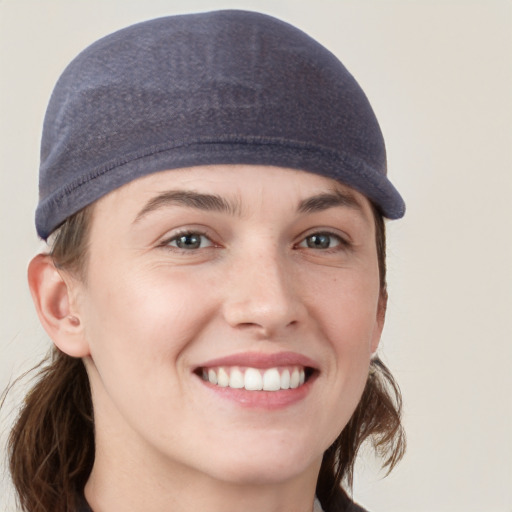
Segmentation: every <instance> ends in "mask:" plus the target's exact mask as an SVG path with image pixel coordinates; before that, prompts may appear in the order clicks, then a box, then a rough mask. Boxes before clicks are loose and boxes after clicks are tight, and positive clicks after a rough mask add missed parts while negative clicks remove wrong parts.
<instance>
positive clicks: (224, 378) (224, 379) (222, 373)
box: [217, 368, 229, 388]
mask: <svg viewBox="0 0 512 512" xmlns="http://www.w3.org/2000/svg"><path fill="white" fill-rule="evenodd" d="M217 384H218V385H219V386H220V387H221V388H227V387H228V386H229V375H228V374H227V372H226V370H224V368H219V371H218V373H217Z"/></svg>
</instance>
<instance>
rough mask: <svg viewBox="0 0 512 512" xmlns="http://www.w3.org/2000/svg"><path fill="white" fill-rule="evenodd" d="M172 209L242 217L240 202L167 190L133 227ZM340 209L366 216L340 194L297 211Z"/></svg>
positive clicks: (324, 195) (309, 202) (301, 205)
mask: <svg viewBox="0 0 512 512" xmlns="http://www.w3.org/2000/svg"><path fill="white" fill-rule="evenodd" d="M173 205H176V206H185V207H187V208H196V209H199V210H204V211H214V212H220V213H228V214H230V215H240V213H241V207H240V204H239V203H238V202H237V201H229V200H227V199H225V198H223V197H221V196H219V195H216V194H202V193H199V192H194V191H191V190H168V191H165V192H162V193H161V194H158V195H157V196H155V197H153V198H151V199H150V200H149V201H148V202H147V203H146V204H145V205H144V207H143V208H142V210H140V211H139V213H138V214H137V216H136V217H135V220H134V223H136V222H139V221H140V220H141V219H142V218H143V217H145V216H146V215H148V214H149V213H151V212H153V211H156V210H159V209H160V208H164V207H168V206H173ZM340 206H343V207H347V208H351V209H354V210H358V211H361V212H363V207H362V205H361V203H360V202H359V201H358V200H357V198H356V197H355V196H354V195H353V194H351V193H349V192H342V191H340V190H333V191H332V192H324V193H321V194H317V195H314V196H311V197H308V198H306V199H303V200H302V201H300V202H299V205H298V207H297V211H298V212H299V213H315V212H321V211H324V210H328V209H329V208H336V207H340Z"/></svg>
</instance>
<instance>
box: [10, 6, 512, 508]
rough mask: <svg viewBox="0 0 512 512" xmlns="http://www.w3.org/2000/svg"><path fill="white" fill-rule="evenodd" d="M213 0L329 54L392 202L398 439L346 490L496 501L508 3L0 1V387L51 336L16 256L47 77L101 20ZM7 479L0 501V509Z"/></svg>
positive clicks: (30, 232)
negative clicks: (344, 70) (379, 467)
mask: <svg viewBox="0 0 512 512" xmlns="http://www.w3.org/2000/svg"><path fill="white" fill-rule="evenodd" d="M221 7H238V8H246V9H251V10H260V11H263V12H267V13H270V14H274V15H276V16H278V17H281V18H283V19H285V20H287V21H290V22H292V23H293V24H296V25H297V26H299V27H300V28H302V29H304V30H305V31H306V32H309V33H310V34H311V35H313V36H314V37H316V38H317V39H318V40H320V42H322V43H324V44H325V45H326V46H327V47H329V48H330V49H331V50H332V51H333V52H334V53H336V54H337V55H338V56H339V57H340V59H341V60H342V61H343V62H344V63H345V64H346V65H347V67H348V68H349V69H350V70H351V71H352V73H353V74H354V75H355V76H356V78H357V79H358V80H359V82H360V83H361V85H362V86H363V88H364V89H365V91H366V92H367V94H368V96H369V98H370V100H371V102H372V104H373V105H374V108H375V110H376V112H377V116H378V118H379V120H380V122H381V126H382V129H383V131H384V134H385V137H386V141H387V146H388V153H389V169H390V174H391V176H392V179H393V181H394V183H395V184H396V186H397V187H398V189H399V190H400V191H401V192H402V194H403V195H404V197H405V199H406V202H407V205H408V212H407V215H406V217H405V219H403V220H402V221H397V222H393V223H389V224H388V228H389V273H390V275H389V281H390V295H391V300H390V304H389V313H388V319H387V326H386V329H385V333H384V336H383V342H382V346H381V354H382V356H383V358H384V360H385V361H386V362H387V363H388V364H389V365H390V367H391V368H392V370H393V372H394V373H395V375H396V376H397V378H398V380H399V382H400V384H401V386H402V389H403V393H404V398H405V425H406V427H407V430H408V435H409V451H408V454H407V456H406V459H405V460H404V461H403V463H402V464H401V465H400V467H399V468H398V469H397V470H396V471H395V472H394V473H393V474H392V475H391V476H390V477H388V478H387V479H384V480H383V479H382V478H381V476H382V475H381V474H379V473H378V472H377V471H376V469H375V468H374V467H373V463H372V460H371V458H367V459H364V460H363V461H362V463H361V464H360V468H359V472H358V475H357V477H356V481H355V497H356V499H357V500H359V501H360V502H361V503H362V504H364V505H365V506H366V507H368V508H369V509H370V510H371V511H372V512H411V511H414V512H428V511H434V512H444V511H446V512H472V511H475V512H476V511H478V512H493V511H496V512H511V511H512V398H511V395H512V371H511V363H512V327H511V318H512V269H511V268H512V267H511V266H512V235H511V233H512V214H511V206H510V203H511V201H512V2H511V1H504V0H503V1H500V0H480V1H476V0H475V1H471V0H466V1H458V2H456V1H429V0H423V1H421V0H418V1H413V0H409V1H406V0H394V1H391V0H381V1H376V0H375V1H365V0H353V1H344V0H339V1H336V0H330V1H328V0H314V1H313V0H311V1H303V2H301V1H291V0H290V1H284V0H272V1H257V0H246V1H244V0H238V1H235V0H233V1H220V0H219V1H214V0H203V1H199V0H188V1H173V0H167V1H164V0H160V1H157V0H140V1H134V0H132V1H130V0H103V1H100V0H87V1H85V0H84V1H81V0H73V1H71V0H60V1H59V0H53V1H52V0H3V1H2V0H0V87H1V89H0V151H1V153H0V170H1V172H0V215H1V221H0V245H1V250H0V290H1V292H0V293H1V295H0V325H1V334H0V353H1V356H0V388H3V387H5V385H6V384H7V382H8V381H9V379H10V378H12V377H13V376H15V375H18V374H19V373H20V372H21V371H22V370H23V369H26V368H28V367H30V366H31V365H32V364H33V363H34V362H35V361H36V360H37V358H38V357H39V356H40V355H41V354H42V353H44V352H45V351H46V350H47V348H48V345H49V342H48V340H47V338H46V336H45V335H44V334H43V332H42V331H41V329H40V328H39V326H38V322H37V319H36V318H35V314H34V313H33V310H32V306H31V302H30V297H29V294H28V291H27V287H26V284H25V270H26V266H27V262H28V260H29V258H30V257H31V255H32V254H34V253H35V252H36V250H37V249H38V247H39V243H38V241H37V239H36V237H35V235H34V228H33V222H32V219H33V210H34V208H35V204H36V201H37V177H36V176H37V166H38V144H39V136H40V129H41V124H42V118H43V113H44V109H45V107H46V102H47V100H48V97H49V94H50V91H51V89H52V87H53V84H54V82H55V80H56V79H57V77H58V75H59V74H60V72H61V71H62V69H63V67H64V66H65V65H66V64H67V62H68V61H69V60H70V59H71V58H72V57H73V56H74V55H75V54H76V53H77V52H78V51H80V50H81V49H82V48H83V47H84V46H86V45H87V44H89V43H91V42H92V41H94V40H95V39H97V38H98V37H100V36H102V35H105V34H107V33H109V32H112V31H113V30H115V29H118V28H121V27H123V26H126V25H128V24H131V23H134V22H136V21H140V20H143V19H148V18H152V17H157V16H161V15H165V14H172V13H177V12H186V11H197V10H210V9H215V8H221ZM12 407H13V404H12V403H8V406H7V409H5V410H4V412H3V413H2V415H1V417H0V431H1V434H2V436H3V437H2V439H3V438H4V437H5V432H6V429H7V428H8V424H9V421H10V416H9V415H8V414H7V413H8V412H9V410H10V409H12ZM2 450H3V449H2ZM3 455H4V454H3V451H2V456H3ZM8 489H9V488H8V484H7V482H6V481H5V480H4V481H3V483H2V484H1V486H0V511H2V512H4V511H9V512H11V511H13V510H14V508H13V506H12V505H9V504H8V503H9V498H8V497H6V496H8V495H9V490H8Z"/></svg>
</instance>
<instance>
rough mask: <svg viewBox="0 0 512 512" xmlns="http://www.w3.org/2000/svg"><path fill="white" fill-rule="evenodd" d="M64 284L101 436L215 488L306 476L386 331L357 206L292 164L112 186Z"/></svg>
mask: <svg viewBox="0 0 512 512" xmlns="http://www.w3.org/2000/svg"><path fill="white" fill-rule="evenodd" d="M76 286H77V291H76V297H77V299H76V303H77V307H78V309H79V313H80V319H81V322H82V324H83V326H84V339H85V341H86V344H87V352H88V356H87V357H86V367H87V370H88V373H89V376H90V380H91V385H92V389H93V401H94V407H95V423H96V431H97V437H98V442H99V443H101V442H102V441H105V446H109V445H110V446H117V448H118V450H119V451H120V452H123V450H125V447H127V446H129V447H130V448H129V453H130V454H131V456H132V457H133V458H134V459H136V460H138V461H151V463H150V464H149V462H148V467H156V466H159V467H160V466H165V467H166V468H167V470H170V471H171V472H172V471H175V472H176V473H177V472H178V471H179V472H180V474H183V472H188V474H196V475H203V476H204V475H207V476H208V477H209V478H213V479H217V480H223V481H227V482H280V481H283V480H286V479H290V478H293V477H295V476H297V475H299V474H305V473H307V472H311V471H313V472H315V471H318V468H319V464H320V461H321V458H322V454H323V452H324V450H325V449H326V448H327V447H328V446H329V445H330V444H331V443H332V442H333V441H334V439H335V438H336V437H337V436H338V434H339V433H340V432H341V430H342V429H343V427H344V426H345V425H346V423H347V422H348V420H349V418H350V416H351V414H352V413H353V411H354V409H355V407H356V405H357V403H358V401H359V398H360V396H361V393H362V391H363V388H364V385H365V382H366V378H367V374H368V366H369V361H370V357H371V355H372V353H373V352H374V351H375V349H376V347H377V344H378V341H379V338H380V333H381V328H382V317H383V315H382V314H380V310H379V273H378V262H377V253H376V244H375V228H374V221H373V215H372V210H371V207H370V204H369V202H368V201H367V199H366V198H365V197H363V196H362V195H361V194H359V193H357V192H355V191H354V190H351V189H349V188H348V187H345V186H342V185H340V184H339V183H337V182H335V181H333V180H331V179H328V178H325V177H321V176H317V175H313V174H309V173H306V172H301V171H295V170H290V169H281V168H274V167H255V166H209V167H195V168H191V169H181V170H172V171H166V172H160V173H156V174H154V175H150V176H148V177H144V178H140V179H137V180H135V181H133V182H131V183H129V184H128V185H125V186H124V187H122V188H120V189H118V190H116V191H114V192H112V193H110V194H109V195H107V196H105V197H104V198H102V199H101V200H99V201H98V202H97V204H96V205H95V208H94V214H93V222H92V227H91V233H90V252H89V259H88V264H87V277H86V279H85V280H84V281H83V282H81V283H79V284H77V285H76Z"/></svg>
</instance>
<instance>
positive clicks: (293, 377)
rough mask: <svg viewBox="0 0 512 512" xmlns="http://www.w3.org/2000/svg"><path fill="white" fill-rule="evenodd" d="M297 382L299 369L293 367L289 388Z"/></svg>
mask: <svg viewBox="0 0 512 512" xmlns="http://www.w3.org/2000/svg"><path fill="white" fill-rule="evenodd" d="M210 382H211V381H210ZM299 384H300V374H299V370H297V368H295V369H294V370H293V372H292V374H291V375H290V388H292V389H295V388H298V387H299Z"/></svg>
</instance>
